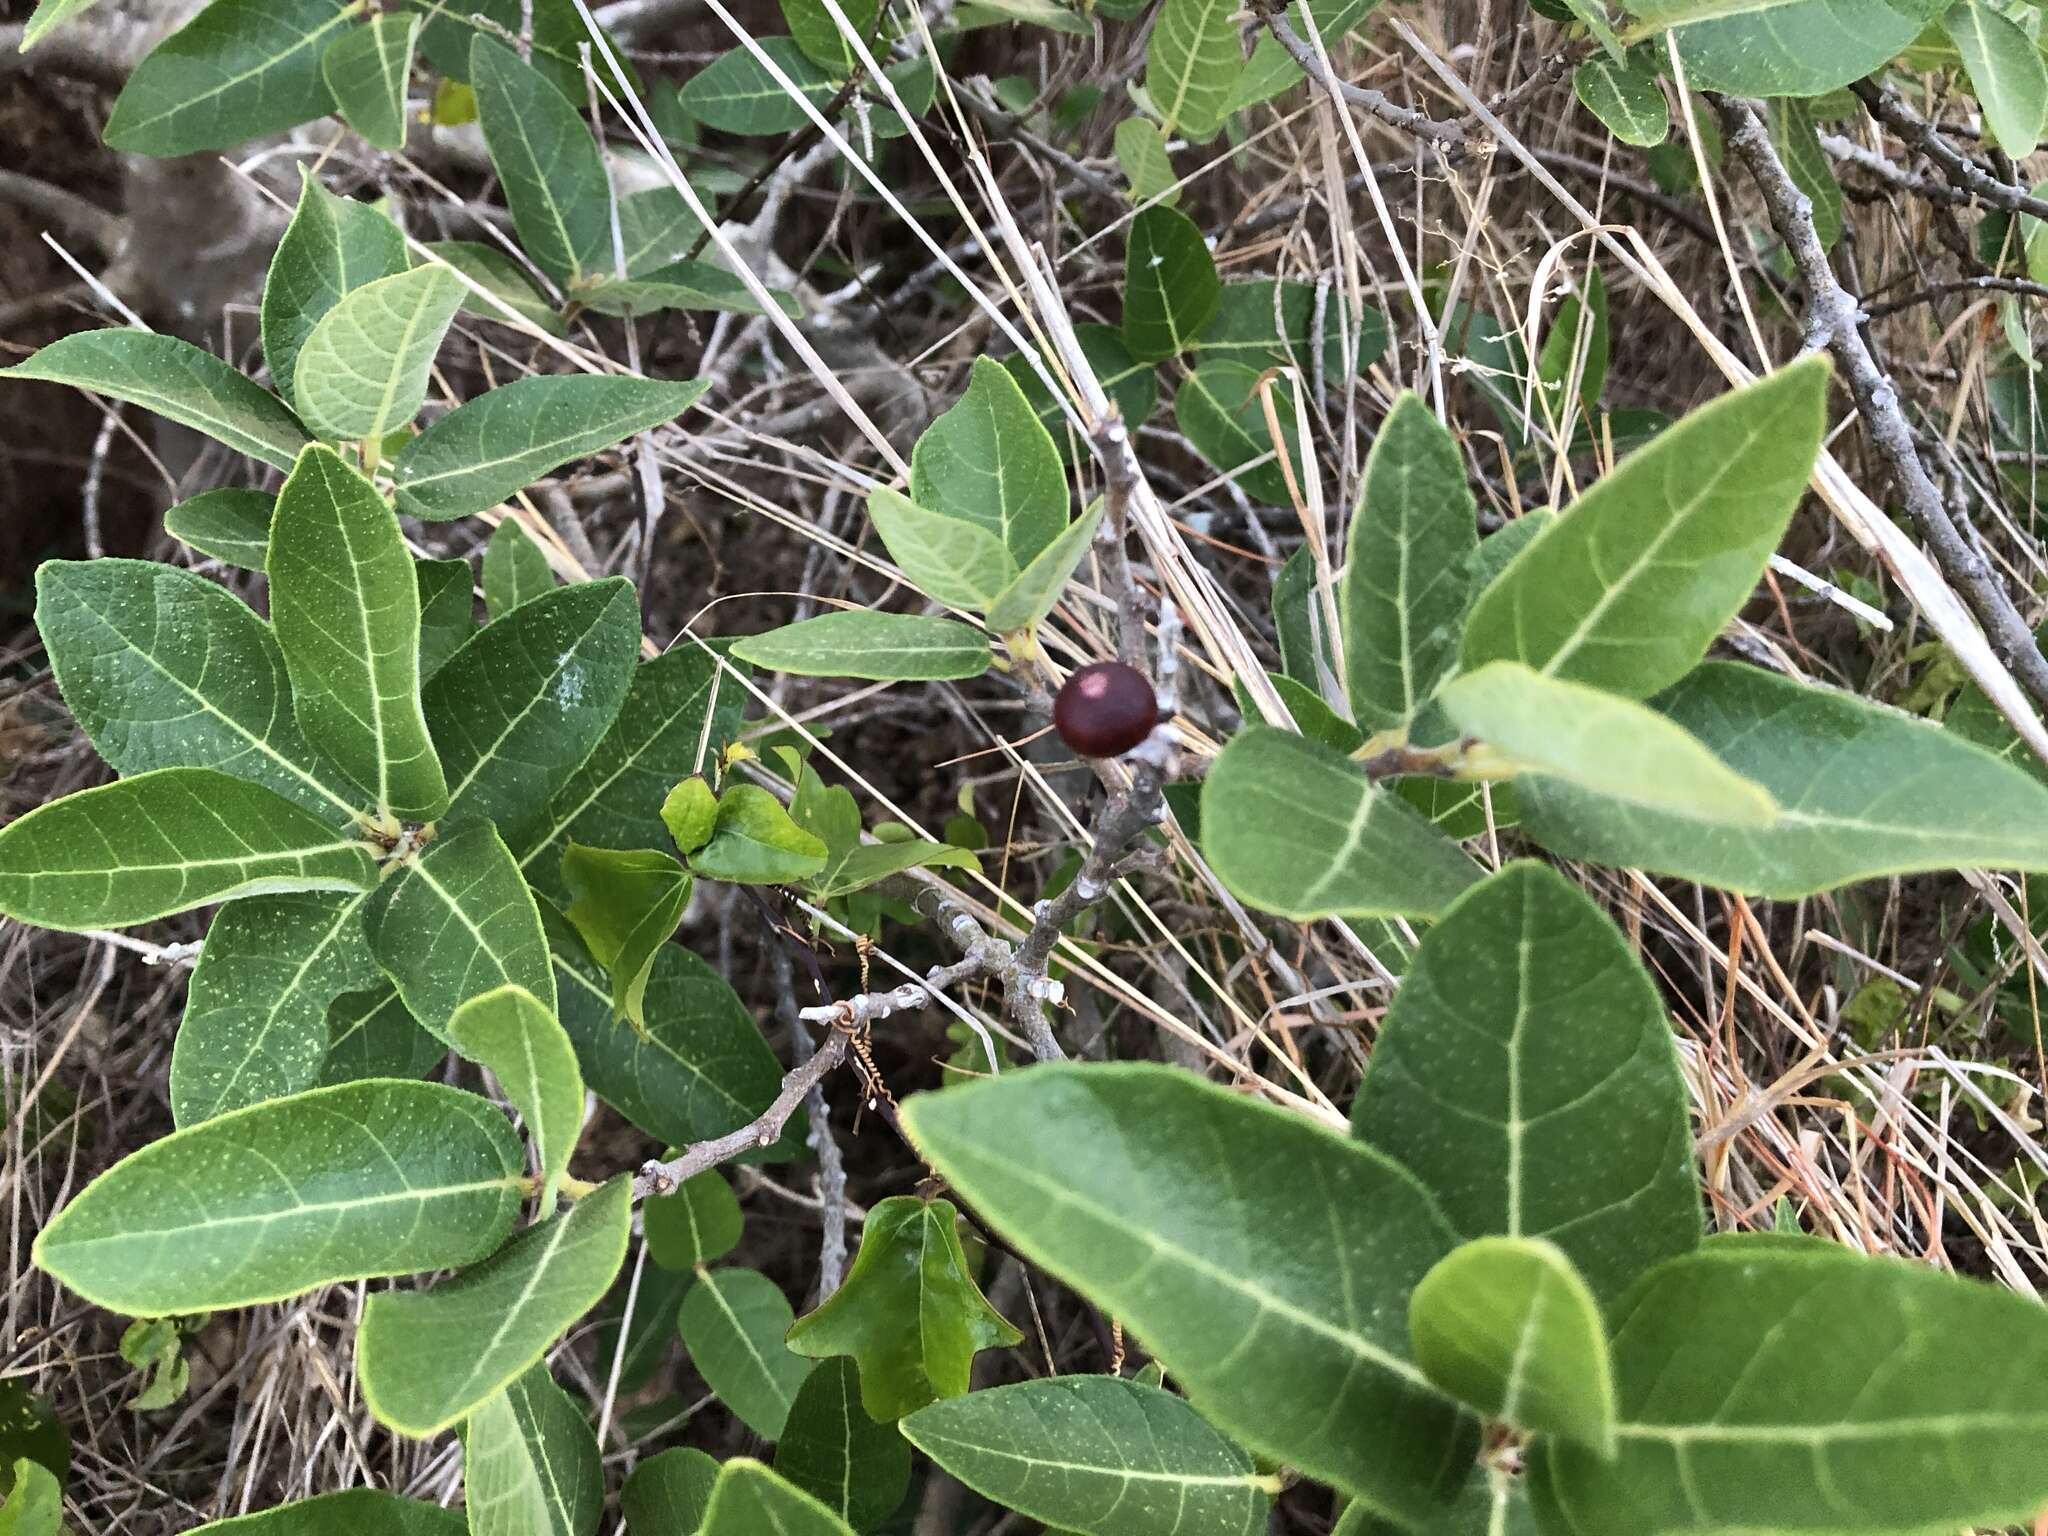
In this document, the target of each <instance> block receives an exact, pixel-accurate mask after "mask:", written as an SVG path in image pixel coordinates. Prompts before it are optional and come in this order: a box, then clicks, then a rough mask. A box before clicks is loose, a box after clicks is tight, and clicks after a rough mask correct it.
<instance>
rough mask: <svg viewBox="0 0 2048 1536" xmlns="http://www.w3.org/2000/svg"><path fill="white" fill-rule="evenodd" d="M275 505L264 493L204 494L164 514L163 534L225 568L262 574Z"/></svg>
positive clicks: (267, 552) (225, 491)
mask: <svg viewBox="0 0 2048 1536" xmlns="http://www.w3.org/2000/svg"><path fill="white" fill-rule="evenodd" d="M276 505H277V498H276V497H275V496H272V495H269V494H268V493H266V492H263V491H244V490H237V489H235V488H233V487H228V488H226V489H223V490H218V491H202V492H201V493H200V494H199V495H197V496H193V497H189V498H187V499H186V500H184V501H181V502H179V503H178V504H177V505H176V506H175V507H172V508H171V509H170V510H169V511H168V512H166V513H165V514H164V532H165V533H168V534H169V535H170V536H171V537H172V538H174V539H176V540H177V541H178V542H179V543H180V544H183V545H184V546H186V547H187V548H188V549H196V550H198V551H199V553H200V554H202V555H205V556H206V557H207V558H208V559H210V560H218V561H219V562H220V563H221V564H222V565H232V566H234V567H235V568H236V569H237V570H242V571H260V570H262V569H263V562H264V560H265V559H266V558H267V556H268V554H269V550H270V516H271V512H272V510H273V509H274V508H275V507H276ZM96 563H97V562H96Z"/></svg>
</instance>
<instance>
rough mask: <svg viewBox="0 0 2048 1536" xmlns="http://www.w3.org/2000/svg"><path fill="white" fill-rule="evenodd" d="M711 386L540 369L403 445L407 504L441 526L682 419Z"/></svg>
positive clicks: (401, 488) (399, 469) (396, 465)
mask: <svg viewBox="0 0 2048 1536" xmlns="http://www.w3.org/2000/svg"><path fill="white" fill-rule="evenodd" d="M707 387H708V386H707V385H706V384H705V383H704V382H703V381H702V380H694V381H689V382H684V383H670V382H668V381H666V380H660V379H629V378H622V377H619V376H616V375H613V374H566V375H560V376H556V375H548V374H536V375H533V376H531V377H528V378H523V379H514V380H513V381H512V382H511V383H510V384H502V385H500V386H499V387H498V388H496V389H493V390H490V391H488V392H487V393H485V394H481V395H478V396H477V397H476V398H475V399H474V400H471V401H469V402H468V403H467V404H464V405H459V406H457V407H456V408H455V409H454V410H452V411H450V412H449V413H448V414H447V415H446V416H443V417H442V418H441V419H440V420H439V421H437V422H435V423H434V424H433V425H432V426H430V427H428V428H427V430H426V431H424V432H422V433H421V434H420V435H419V436H418V437H416V438H414V439H413V440H412V441H411V442H409V443H407V444H406V445H405V447H404V448H402V449H400V450H399V454H398V457H397V458H396V459H395V460H394V461H393V462H392V466H391V473H392V479H393V481H394V482H395V483H396V485H397V487H398V505H399V507H400V508H401V509H402V510H404V511H406V512H409V513H411V514H412V515H413V516H414V517H423V518H427V519H429V520H431V521H435V522H445V521H447V520H448V519H450V518H456V517H467V516H468V515H469V514H470V513H472V512H486V511H489V510H490V509H491V508H492V507H495V506H497V505H498V504H499V503H500V502H502V501H504V500H505V499H506V498H507V497H509V496H510V495H511V494H512V493H513V492H514V491H517V490H520V489H522V488H523V487H525V486H528V485H531V484H532V483H533V482H534V481H536V480H538V479H540V478H541V477H542V476H543V475H546V474H549V473H551V472H553V471H554V470H557V469H560V468H561V467H562V466H563V465H564V464H570V463H574V462H575V461H576V460H578V459H583V458H587V457H589V456H590V455H591V454H593V453H597V452H600V451H601V450H603V449H606V448H609V447H611V446H613V445H614V444H616V443H620V442H623V441H625V439H627V438H629V437H631V436H633V435H634V434H635V433H637V432H644V431H646V430H647V429H648V428H649V427H654V426H659V425H660V424H661V423H663V422H665V421H673V420H675V419H676V418H677V417H679V416H681V415H682V414H683V412H685V411H687V410H688V409H689V408H690V406H691V404H692V403H693V402H695V401H696V399H697V398H698V397H699V396H700V395H702V394H703V393H704V391H705V389H706V388H707Z"/></svg>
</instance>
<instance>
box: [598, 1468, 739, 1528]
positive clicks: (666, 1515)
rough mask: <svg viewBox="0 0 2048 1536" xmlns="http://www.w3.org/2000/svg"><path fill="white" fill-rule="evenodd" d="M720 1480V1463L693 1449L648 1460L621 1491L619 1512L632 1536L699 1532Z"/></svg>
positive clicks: (636, 1469)
mask: <svg viewBox="0 0 2048 1536" xmlns="http://www.w3.org/2000/svg"><path fill="white" fill-rule="evenodd" d="M717 1480H718V1463H717V1462H715V1461H713V1460H712V1459H711V1458H710V1457H709V1456H707V1455H706V1454H705V1453H704V1452H702V1451H700V1450H697V1449H695V1448H693V1447H687V1446H686V1447H682V1448H679V1449H676V1450H672V1451H662V1452H661V1453H659V1454H658V1455H654V1456H650V1457H648V1458H647V1459H646V1460H645V1461H643V1462H641V1463H640V1465H639V1466H637V1467H635V1468H634V1469H633V1473H632V1476H630V1477H628V1478H627V1479H626V1486H625V1487H624V1488H622V1489H620V1490H619V1512H620V1513H621V1514H623V1515H624V1516H625V1517H626V1530H627V1532H628V1533H629V1536H662V1533H663V1532H668V1531H682V1532H692V1533H695V1532H697V1531H699V1528H700V1527H701V1526H702V1525H703V1524H704V1512H705V1511H706V1510H708V1509H710V1507H711V1489H712V1485H713V1484H715V1483H716V1482H717Z"/></svg>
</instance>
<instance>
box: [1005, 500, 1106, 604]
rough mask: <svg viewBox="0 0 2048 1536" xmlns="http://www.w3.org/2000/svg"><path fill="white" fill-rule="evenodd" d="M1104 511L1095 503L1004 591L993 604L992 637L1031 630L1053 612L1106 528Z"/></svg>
mask: <svg viewBox="0 0 2048 1536" xmlns="http://www.w3.org/2000/svg"><path fill="white" fill-rule="evenodd" d="M1102 509H1103V503H1102V502H1101V501H1100V500H1097V501H1095V502H1093V503H1091V504H1090V506H1089V508H1088V510H1087V511H1086V512H1083V513H1082V514H1081V515H1080V516H1079V517H1077V518H1075V519H1074V520H1073V521H1072V522H1071V523H1069V524H1067V526H1066V529H1065V531H1064V532H1062V533H1061V534H1060V536H1059V537H1058V538H1056V539H1054V540H1053V541H1052V542H1051V543H1050V544H1048V545H1046V546H1045V548H1044V549H1042V550H1040V551H1039V552H1038V554H1037V556H1036V557H1035V558H1033V560H1032V561H1031V563H1030V564H1029V565H1027V566H1025V567H1024V569H1023V570H1022V571H1021V572H1019V573H1018V576H1017V579H1016V580H1015V581H1013V582H1011V583H1010V585H1009V586H1008V587H1006V588H1004V589H1003V594H1002V596H1000V597H998V598H997V599H996V600H995V601H994V602H993V603H991V604H989V608H988V627H989V629H990V631H991V632H992V633H995V634H998V635H1008V634H1014V633H1015V632H1016V631H1018V630H1020V629H1029V628H1031V627H1032V626H1033V625H1035V624H1036V623H1037V622H1038V621H1039V620H1040V619H1042V618H1044V617H1045V616H1046V615H1047V614H1048V613H1051V612H1052V610H1053V607H1054V605H1055V604H1057V603H1058V602H1059V600H1060V594H1061V593H1062V592H1064V591H1066V589H1067V582H1068V580H1069V579H1070V578H1071V577H1072V576H1073V574H1074V570H1075V568H1076V567H1077V566H1079V565H1080V563H1081V562H1082V561H1083V560H1084V559H1086V558H1087V556H1088V546H1089V545H1090V544H1092V543H1093V542H1094V541H1095V533H1096V530H1097V529H1099V528H1100V527H1101V526H1102Z"/></svg>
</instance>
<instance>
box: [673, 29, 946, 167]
mask: <svg viewBox="0 0 2048 1536" xmlns="http://www.w3.org/2000/svg"><path fill="white" fill-rule="evenodd" d="M849 14H850V13H849ZM835 30H836V29H835ZM758 41H759V44H760V49H761V52H763V53H764V54H766V55H767V56H768V57H769V58H770V59H771V60H773V61H774V63H775V67H776V68H777V69H779V70H781V71H782V73H783V75H784V76H785V77H786V78H787V79H788V80H789V83H790V84H791V85H793V86H795V87H796V88H797V92H798V94H799V95H801V96H802V97H803V99H804V100H806V101H808V102H809V103H810V104H811V106H812V107H813V108H814V109H815V110H817V111H819V112H823V111H824V110H825V108H826V107H827V106H829V105H831V102H832V98H833V97H835V96H837V95H838V94H839V91H840V89H841V87H842V86H843V85H844V84H845V82H844V81H843V80H841V79H840V78H839V77H837V76H836V75H834V74H833V73H832V72H831V71H830V70H828V69H825V68H823V67H821V66H820V65H818V64H817V63H815V62H814V61H812V60H811V59H809V58H807V57H805V55H804V52H803V50H802V49H801V48H800V47H799V46H798V45H797V41H796V39H795V38H793V37H763V38H760V39H758ZM888 76H889V79H890V82H891V83H892V84H894V85H895V87H896V91H897V94H898V95H900V96H901V97H902V98H903V104H904V105H905V106H907V107H908V108H910V110H911V111H912V113H914V114H915V113H921V112H923V111H924V110H925V109H926V108H927V107H928V106H929V105H930V104H931V100H932V93H933V89H934V83H935V82H934V79H933V75H932V71H931V62H930V60H928V59H924V58H921V57H920V58H915V59H911V60H908V61H907V62H905V63H902V64H897V65H892V66H891V67H890V69H889V70H888ZM875 94H877V95H878V94H879V93H875ZM678 99H679V100H680V101H681V103H682V105H683V109H684V110H685V111H687V112H688V113H689V114H690V115H691V116H692V117H694V118H695V119H697V121H698V122H700V123H702V124H703V125H704V126H705V127H707V128H716V129H717V130H718V131H719V132H721V133H737V134H742V135H749V136H752V135H760V134H771V133H792V132H795V131H797V130H799V129H802V128H806V127H808V126H810V121H811V120H810V119H809V118H808V117H806V116H805V115H804V111H803V108H802V107H801V106H799V105H798V104H797V101H796V98H795V97H793V96H791V95H790V93H789V92H788V91H786V90H784V89H783V88H782V86H781V84H780V83H778V82H777V80H776V79H775V77H774V76H773V75H771V74H770V73H769V72H768V71H767V70H766V69H765V68H763V67H762V65H761V62H760V60H758V59H756V58H755V57H754V56H753V54H752V52H750V51H749V50H748V49H746V48H744V47H742V48H735V49H733V50H732V51H731V52H729V53H725V54H721V55H720V56H719V57H718V58H715V59H713V60H712V61H711V62H710V63H709V64H707V65H705V66H704V67H703V68H702V69H700V70H698V71H697V73H695V74H694V75H692V76H691V77H690V78H689V79H688V80H687V81H686V82H685V83H684V85H683V88H682V91H681V92H680V94H679V98H678ZM869 122H870V125H871V126H872V128H873V130H874V133H875V137H876V138H878V139H893V138H898V137H900V136H901V135H902V134H903V133H904V132H905V131H906V130H905V128H904V126H903V120H902V119H901V118H900V117H898V116H897V115H896V112H895V110H894V109H893V108H889V107H884V106H880V105H875V106H871V107H870V108H869Z"/></svg>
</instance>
